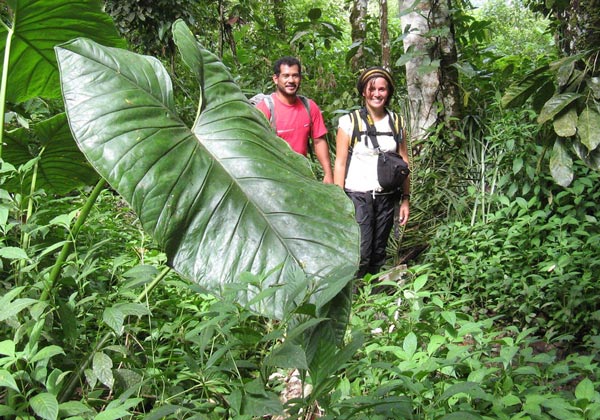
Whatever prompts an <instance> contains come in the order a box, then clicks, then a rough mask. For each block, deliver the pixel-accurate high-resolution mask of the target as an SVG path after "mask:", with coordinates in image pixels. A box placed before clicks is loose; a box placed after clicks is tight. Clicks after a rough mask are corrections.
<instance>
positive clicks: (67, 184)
mask: <svg viewBox="0 0 600 420" xmlns="http://www.w3.org/2000/svg"><path fill="white" fill-rule="evenodd" d="M2 157H3V158H4V159H5V160H6V161H7V162H10V163H12V164H13V165H15V166H18V165H23V164H25V163H26V162H28V161H29V160H31V159H33V158H35V157H39V158H40V160H39V162H38V171H37V178H36V188H37V189H44V190H46V192H48V193H52V194H66V193H69V192H71V191H73V190H74V189H77V188H79V187H82V186H84V185H91V184H93V183H95V182H97V180H98V174H97V173H96V171H95V170H94V168H92V167H91V166H90V164H89V163H88V162H87V160H86V159H85V157H84V156H83V154H82V153H81V151H80V150H79V149H78V148H77V144H76V143H75V141H74V140H73V136H72V135H71V130H70V129H69V125H68V123H67V116H66V115H65V114H64V113H61V114H58V115H56V116H54V117H52V118H50V119H48V120H45V121H42V122H40V123H38V124H35V125H33V126H32V127H31V128H30V129H26V128H19V129H16V130H13V131H10V132H7V133H6V134H5V136H4V145H3V149H2ZM31 180H32V172H31V171H30V172H28V173H26V174H25V177H24V179H23V180H22V181H21V182H22V183H23V184H22V185H19V184H18V183H17V181H18V180H16V179H12V180H11V181H10V182H8V183H6V184H4V188H6V189H7V190H9V191H16V190H19V189H20V188H23V190H24V191H27V192H28V191H29V188H30V185H31Z"/></svg>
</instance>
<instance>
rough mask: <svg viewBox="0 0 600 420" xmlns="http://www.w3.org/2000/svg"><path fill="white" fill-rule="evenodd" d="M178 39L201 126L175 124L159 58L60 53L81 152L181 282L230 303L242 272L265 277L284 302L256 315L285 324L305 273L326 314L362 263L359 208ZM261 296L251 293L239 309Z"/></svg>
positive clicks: (90, 46) (102, 50) (67, 48)
mask: <svg viewBox="0 0 600 420" xmlns="http://www.w3.org/2000/svg"><path fill="white" fill-rule="evenodd" d="M179 35H180V36H179V37H178V39H177V43H178V46H179V48H180V50H181V52H182V55H183V56H184V58H185V59H186V62H187V63H188V64H190V65H191V67H192V69H193V70H194V71H195V72H196V74H197V76H198V80H199V81H200V85H201V95H202V98H201V100H200V101H199V102H200V104H201V106H200V109H199V113H198V116H197V119H196V121H195V123H194V125H193V127H192V128H189V127H187V126H186V124H185V123H184V122H183V121H182V120H181V119H180V118H179V116H178V115H177V111H176V110H175V106H174V100H173V93H172V85H171V80H170V78H169V77H168V75H167V72H166V70H165V69H164V67H163V66H162V65H161V64H160V63H159V61H158V60H156V59H153V58H152V57H147V56H141V55H137V54H134V53H131V52H128V51H124V50H120V49H116V48H109V47H104V46H101V45H99V44H97V43H95V42H93V41H90V40H87V39H77V40H74V41H72V42H69V43H67V44H64V45H62V46H60V47H57V49H56V51H57V57H58V62H59V68H60V73H61V82H62V89H63V95H64V100H65V105H66V110H67V115H68V119H69V124H70V126H71V130H72V132H73V134H74V137H75V139H76V141H77V143H78V145H79V147H80V149H81V150H82V151H83V153H84V154H85V155H86V157H87V159H88V160H89V161H90V162H91V164H92V165H93V166H94V167H95V168H96V170H97V171H98V173H100V174H101V175H102V176H103V177H104V178H105V179H106V180H107V181H108V182H109V183H110V184H111V185H112V187H113V188H114V189H116V190H117V191H118V192H119V193H120V194H121V195H122V196H123V197H124V198H125V199H126V200H127V201H128V202H129V203H130V205H131V206H132V208H133V209H134V210H135V212H136V213H137V215H138V217H139V218H140V221H141V222H142V224H143V226H144V229H145V230H146V231H148V232H150V233H151V234H152V235H153V236H154V238H155V239H156V241H157V242H158V243H159V244H160V245H161V246H162V247H163V248H164V250H165V252H166V254H167V256H168V263H169V264H170V265H171V266H172V267H173V268H174V269H175V270H176V271H177V272H179V273H180V274H181V275H182V276H184V277H186V278H188V279H190V280H192V281H194V282H197V283H198V284H200V285H201V286H202V287H203V288H205V289H206V290H208V291H211V292H213V293H216V294H220V295H222V294H224V292H225V291H226V290H227V289H231V288H232V287H233V288H238V289H241V288H240V287H239V283H240V275H241V274H243V273H244V272H252V273H257V274H261V275H262V278H264V280H263V284H262V286H261V287H262V288H265V287H273V288H275V289H276V290H277V292H276V293H274V294H273V295H271V297H270V298H269V300H268V301H267V302H262V305H258V306H256V307H255V309H256V310H258V311H260V312H261V313H263V314H266V315H269V316H275V317H280V316H282V314H283V308H284V307H285V305H286V298H287V296H286V290H287V286H288V285H287V282H290V281H293V279H294V278H295V276H296V275H297V274H298V273H299V272H304V273H305V274H306V275H307V276H308V277H309V278H310V279H313V280H314V288H315V289H317V291H316V293H314V294H313V297H312V298H313V299H314V301H315V302H321V304H323V303H322V301H320V299H319V297H320V296H321V295H323V294H325V295H328V296H334V295H335V294H336V293H337V292H339V291H340V290H342V288H343V287H344V286H345V284H346V283H347V282H348V281H349V280H350V278H351V277H352V274H353V272H354V270H355V269H356V266H357V263H358V227H357V225H356V223H355V221H354V216H353V212H354V211H353V206H352V203H351V202H350V201H349V200H348V199H347V198H346V196H345V194H344V193H343V191H342V190H341V189H339V188H338V187H336V186H333V185H324V184H322V183H320V182H318V181H317V180H315V178H314V176H313V174H312V172H311V171H310V167H309V164H308V161H307V160H306V158H304V157H303V156H300V155H298V154H296V153H294V152H293V151H292V150H291V149H290V147H289V146H288V145H287V143H285V142H284V141H282V140H281V139H279V138H278V137H277V136H275V135H274V134H273V132H272V131H271V130H270V127H269V125H268V122H267V120H266V119H265V118H264V117H263V116H262V114H261V113H260V112H259V111H257V110H256V109H255V108H253V107H252V106H251V105H250V104H249V102H248V101H247V100H246V98H245V97H244V95H243V94H242V93H241V91H240V89H239V87H238V86H237V85H236V84H235V83H234V82H233V81H232V77H231V75H230V74H229V72H228V71H227V69H226V68H225V67H224V66H223V64H222V63H220V62H219V61H218V59H217V58H216V57H215V56H214V55H213V54H211V53H210V52H208V51H206V50H205V49H202V48H201V47H200V46H199V45H198V44H197V43H195V40H194V38H193V37H192V36H191V34H189V33H186V32H185V31H182V32H181V33H180V34H179ZM332 279H333V280H332ZM340 279H343V281H340ZM259 289H260V287H259V285H248V286H247V287H245V289H244V290H243V291H240V292H238V299H239V301H240V302H241V303H246V302H248V301H250V300H251V299H252V297H253V296H255V295H256V294H257V293H258V292H259ZM309 289H310V288H309ZM332 289H334V290H332ZM308 293H309V290H308V289H307V290H306V292H305V295H306V294H308ZM302 298H303V297H302V296H300V297H296V299H297V300H298V302H300V301H301V300H302Z"/></svg>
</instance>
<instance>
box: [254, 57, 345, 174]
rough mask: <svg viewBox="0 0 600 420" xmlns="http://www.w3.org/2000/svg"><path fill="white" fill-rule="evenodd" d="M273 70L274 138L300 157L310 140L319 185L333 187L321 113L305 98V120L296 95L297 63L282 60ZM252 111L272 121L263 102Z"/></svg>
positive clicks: (299, 76)
mask: <svg viewBox="0 0 600 420" xmlns="http://www.w3.org/2000/svg"><path fill="white" fill-rule="evenodd" d="M273 70H274V74H273V83H275V92H274V93H273V94H271V100H272V102H273V109H274V114H275V115H274V121H275V124H274V126H275V130H276V133H277V135H278V136H279V137H281V138H282V139H283V140H285V141H286V142H288V143H289V145H290V146H291V148H292V150H294V151H295V152H297V153H300V154H301V155H304V156H306V154H307V151H308V141H309V138H311V137H312V139H313V145H314V150H315V155H316V156H317V159H318V161H319V163H320V164H321V167H322V168H323V174H324V176H323V182H324V183H326V184H331V183H333V172H332V170H331V159H330V158H329V146H328V145H327V140H326V139H325V135H326V134H327V127H325V123H324V122H323V115H321V110H320V109H319V107H318V106H317V104H316V103H315V102H314V101H313V100H312V99H308V98H306V99H307V100H308V110H309V111H310V116H309V115H308V112H307V111H308V110H307V107H306V106H305V105H304V104H303V103H302V100H301V99H300V98H299V97H298V94H297V93H298V89H299V88H300V82H301V80H302V67H301V65H300V61H299V60H298V59H297V58H294V57H283V58H280V59H279V60H277V61H276V62H275V65H274V66H273ZM268 99H269V98H267V100H268ZM256 107H257V108H258V109H259V110H260V111H261V112H262V113H263V114H265V116H266V117H267V118H268V119H269V120H271V121H273V120H272V119H271V111H270V110H269V106H268V104H267V101H266V100H263V101H260V102H259V103H258V104H257V105H256Z"/></svg>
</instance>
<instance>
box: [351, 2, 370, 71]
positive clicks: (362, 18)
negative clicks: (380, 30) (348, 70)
mask: <svg viewBox="0 0 600 420" xmlns="http://www.w3.org/2000/svg"><path fill="white" fill-rule="evenodd" d="M368 4H369V2H368V0H354V1H353V2H352V11H351V12H350V26H351V32H350V35H351V37H352V45H353V47H354V48H352V49H351V51H356V52H355V53H354V55H353V56H352V59H351V60H350V65H351V67H352V70H354V71H356V70H358V69H360V68H363V67H365V65H366V60H365V46H364V44H365V41H366V39H367V22H366V19H367V6H368Z"/></svg>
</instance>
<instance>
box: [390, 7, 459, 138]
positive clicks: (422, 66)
mask: <svg viewBox="0 0 600 420" xmlns="http://www.w3.org/2000/svg"><path fill="white" fill-rule="evenodd" d="M399 5H400V16H401V23H402V28H403V31H404V32H405V33H406V35H405V38H404V51H405V54H406V55H407V56H408V57H410V59H409V60H408V61H407V63H406V81H407V88H408V97H409V100H410V113H411V125H412V127H411V128H412V135H413V136H415V137H424V136H426V134H427V132H428V130H429V129H430V128H431V127H432V126H434V125H435V124H436V123H437V122H439V121H443V122H445V123H446V124H450V125H454V124H455V122H454V121H455V120H456V117H459V116H460V114H461V109H460V104H461V101H460V91H459V90H458V73H457V71H456V70H455V69H454V68H453V65H454V64H455V63H456V60H457V52H456V44H455V41H454V30H453V27H452V19H451V15H450V11H451V4H450V0H439V1H437V0H429V1H421V2H414V0H403V1H401V2H400V3H399ZM438 104H443V106H442V107H440V106H438ZM448 132H452V130H449V131H448Z"/></svg>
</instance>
